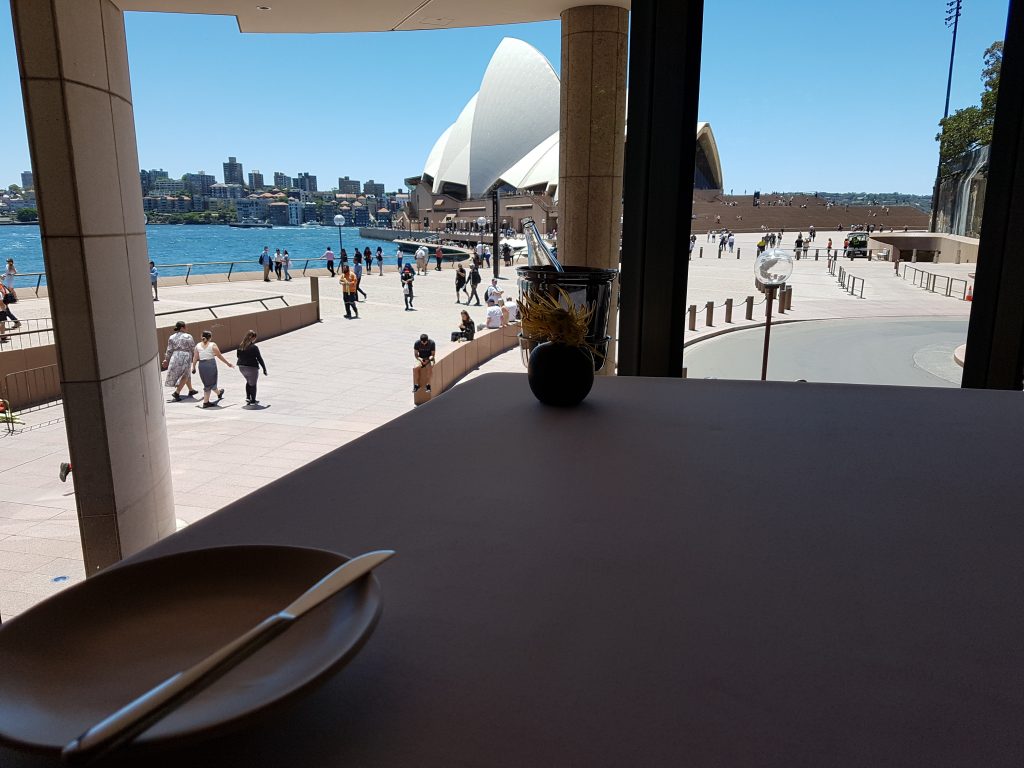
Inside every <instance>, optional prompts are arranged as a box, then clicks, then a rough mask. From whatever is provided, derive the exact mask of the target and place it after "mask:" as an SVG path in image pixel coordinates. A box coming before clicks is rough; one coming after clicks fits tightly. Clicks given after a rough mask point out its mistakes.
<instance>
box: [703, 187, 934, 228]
mask: <svg viewBox="0 0 1024 768" xmlns="http://www.w3.org/2000/svg"><path fill="white" fill-rule="evenodd" d="M772 199H774V198H772V197H771V196H766V195H762V196H761V205H760V206H758V207H756V208H755V207H754V198H753V196H752V195H723V194H721V193H717V192H699V193H698V192H694V203H693V213H694V215H695V216H696V218H694V219H693V221H692V223H691V226H690V231H691V232H693V233H694V234H697V235H698V236H699V235H700V234H702V233H705V232H707V231H708V230H709V229H721V228H723V227H724V228H726V229H730V230H732V231H733V232H760V231H761V226H762V225H764V226H767V227H768V229H769V230H776V231H778V229H779V228H780V227H781V228H784V229H785V230H786V231H787V232H805V233H806V232H807V228H808V227H809V226H810V225H812V224H813V225H814V228H815V229H817V230H818V231H820V232H825V231H831V230H835V229H837V228H838V227H839V225H840V224H841V225H842V227H843V229H844V230H848V229H849V228H850V226H851V225H853V224H865V225H867V224H874V225H875V229H878V228H880V227H882V226H884V227H885V228H886V229H887V230H888V229H890V228H891V229H894V230H897V231H902V230H903V228H904V227H906V228H908V229H911V230H914V229H927V228H928V214H927V213H925V212H924V211H922V210H920V209H919V208H915V207H913V206H910V205H893V206H889V213H888V214H885V213H884V212H883V206H880V205H874V206H867V205H851V206H850V207H849V209H844V207H843V206H841V205H836V206H833V207H832V208H828V209H826V206H825V201H824V200H822V199H820V198H816V197H814V196H813V195H796V196H794V197H793V204H792V205H768V201H769V200H772ZM787 199H788V197H787ZM731 203H735V205H731ZM801 206H807V207H806V208H804V207H801ZM872 213H874V214H876V215H875V216H872V215H871V214H872ZM715 216H720V217H721V222H720V223H716V221H715ZM738 217H742V218H738ZM698 239H699V238H698Z"/></svg>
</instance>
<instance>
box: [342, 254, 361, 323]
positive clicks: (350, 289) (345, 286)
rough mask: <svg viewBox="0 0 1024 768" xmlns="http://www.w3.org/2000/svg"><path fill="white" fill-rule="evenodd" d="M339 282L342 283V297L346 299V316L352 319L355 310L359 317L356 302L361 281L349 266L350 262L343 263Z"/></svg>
mask: <svg viewBox="0 0 1024 768" xmlns="http://www.w3.org/2000/svg"><path fill="white" fill-rule="evenodd" d="M338 282H339V283H340V284H341V297H342V299H343V300H344V301H345V317H347V318H348V319H349V320H351V319H352V312H353V311H354V312H355V316H356V318H357V319H358V317H359V307H358V305H357V304H356V287H357V286H358V284H359V283H358V280H357V279H356V276H355V273H354V272H353V271H352V270H350V269H349V268H348V264H342V265H341V273H340V274H339V276H338Z"/></svg>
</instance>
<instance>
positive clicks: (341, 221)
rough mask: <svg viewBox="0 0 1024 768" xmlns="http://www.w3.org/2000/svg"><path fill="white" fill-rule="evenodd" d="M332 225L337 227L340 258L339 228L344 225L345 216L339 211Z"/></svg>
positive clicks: (339, 256)
mask: <svg viewBox="0 0 1024 768" xmlns="http://www.w3.org/2000/svg"><path fill="white" fill-rule="evenodd" d="M334 226H336V227H337V228H338V258H339V259H341V250H342V245H341V228H342V227H344V226H345V217H344V216H342V215H341V214H340V213H339V214H338V215H337V216H335V217H334ZM339 263H340V262H339Z"/></svg>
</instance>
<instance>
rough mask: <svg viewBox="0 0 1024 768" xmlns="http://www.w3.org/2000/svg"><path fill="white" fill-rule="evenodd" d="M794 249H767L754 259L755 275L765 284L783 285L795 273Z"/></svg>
mask: <svg viewBox="0 0 1024 768" xmlns="http://www.w3.org/2000/svg"><path fill="white" fill-rule="evenodd" d="M793 263H794V256H793V252H792V251H786V250H783V249H781V248H776V249H772V250H770V251H765V252H764V253H762V254H761V255H760V256H758V257H757V259H756V260H755V261H754V276H755V277H756V278H757V279H758V280H759V281H760V282H761V283H762V284H764V285H769V286H774V285H782V284H783V283H785V282H786V281H787V280H789V276H790V275H792V274H793Z"/></svg>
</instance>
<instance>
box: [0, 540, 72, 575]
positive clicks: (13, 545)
mask: <svg viewBox="0 0 1024 768" xmlns="http://www.w3.org/2000/svg"><path fill="white" fill-rule="evenodd" d="M5 552H30V553H40V554H48V555H51V556H53V557H59V558H69V559H78V560H82V546H81V544H80V543H79V542H78V541H77V540H76V541H62V540H60V539H46V538H42V537H36V536H24V535H19V534H15V535H12V536H7V537H5V538H4V539H3V540H0V553H5ZM2 567H3V555H2V554H0V568H2Z"/></svg>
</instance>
